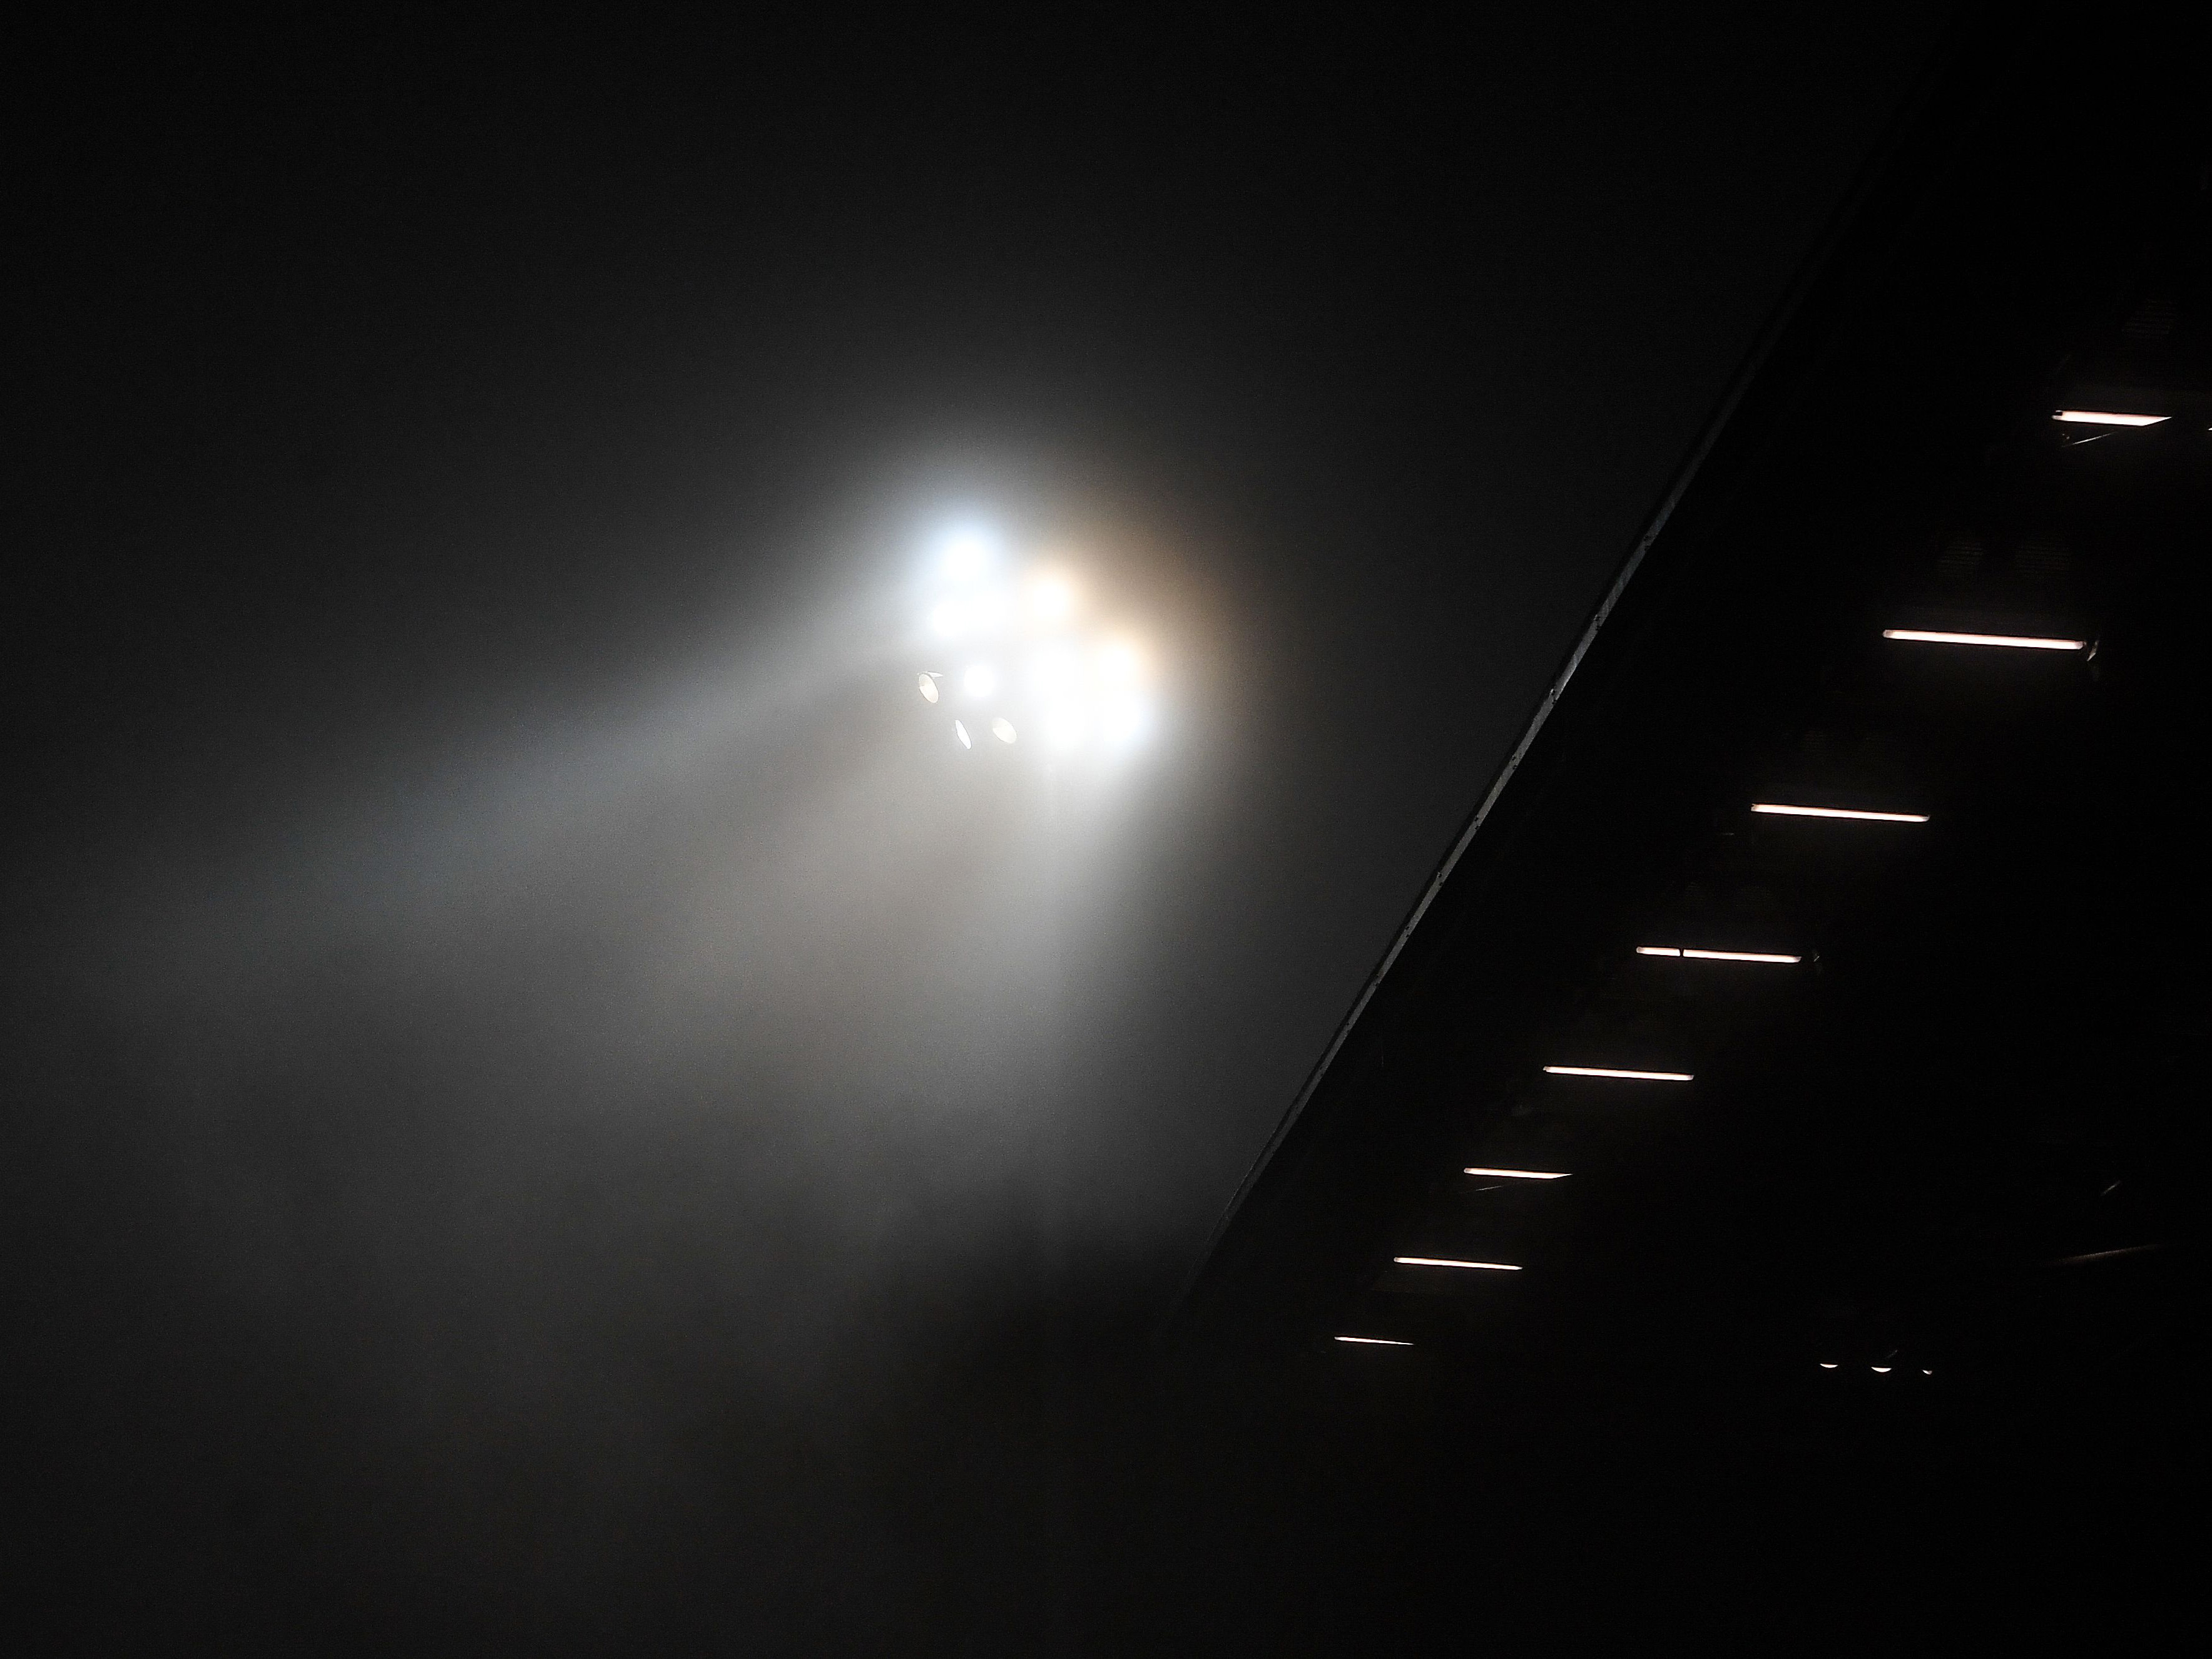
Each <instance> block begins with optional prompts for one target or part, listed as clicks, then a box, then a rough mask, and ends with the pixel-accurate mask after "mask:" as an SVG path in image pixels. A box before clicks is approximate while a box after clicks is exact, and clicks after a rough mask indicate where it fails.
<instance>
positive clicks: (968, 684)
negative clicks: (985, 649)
mask: <svg viewBox="0 0 2212 1659" xmlns="http://www.w3.org/2000/svg"><path fill="white" fill-rule="evenodd" d="M960 689H961V690H963V691H965V692H966V693H967V694H968V695H969V696H971V697H987V696H990V695H991V693H993V692H994V691H995V690H998V689H999V672H998V670H996V669H995V668H993V667H992V666H991V665H990V664H988V663H987V662H979V663H973V664H970V665H969V668H968V671H967V672H966V673H964V674H963V675H961V677H960Z"/></svg>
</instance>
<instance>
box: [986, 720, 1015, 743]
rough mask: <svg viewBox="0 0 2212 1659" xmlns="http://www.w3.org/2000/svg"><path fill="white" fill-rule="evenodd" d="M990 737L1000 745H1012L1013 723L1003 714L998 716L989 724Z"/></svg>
mask: <svg viewBox="0 0 2212 1659" xmlns="http://www.w3.org/2000/svg"><path fill="white" fill-rule="evenodd" d="M991 735H992V736H993V737H994V738H997V739H998V740H999V741H1000V743H1012V741H1013V740H1014V723H1013V722H1012V720H1008V719H1007V718H1006V716H1005V715H1004V714H1001V715H1000V716H999V717H998V718H997V719H996V720H993V721H992V722H991Z"/></svg>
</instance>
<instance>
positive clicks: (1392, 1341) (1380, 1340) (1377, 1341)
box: [1336, 1336, 1413, 1348]
mask: <svg viewBox="0 0 2212 1659" xmlns="http://www.w3.org/2000/svg"><path fill="white" fill-rule="evenodd" d="M1336 1340H1338V1341H1340V1342H1364V1343H1367V1344H1370V1346H1375V1347H1377V1348H1410V1347H1412V1346H1413V1344H1412V1343H1410V1342H1401V1341H1399V1340H1397V1339H1396V1338H1395V1337H1389V1336H1340V1337H1338V1338H1337V1339H1336Z"/></svg>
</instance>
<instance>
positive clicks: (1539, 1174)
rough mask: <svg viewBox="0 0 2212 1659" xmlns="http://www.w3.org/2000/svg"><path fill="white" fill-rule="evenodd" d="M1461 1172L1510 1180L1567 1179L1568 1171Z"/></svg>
mask: <svg viewBox="0 0 2212 1659" xmlns="http://www.w3.org/2000/svg"><path fill="white" fill-rule="evenodd" d="M1460 1173H1461V1174H1462V1175H1471V1176H1503V1177H1504V1179H1506V1180H1508V1181H1565V1179H1566V1178H1567V1172H1566V1171H1565V1170H1482V1169H1468V1170H1461V1171H1460Z"/></svg>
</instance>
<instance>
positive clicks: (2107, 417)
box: [2051, 409, 2171, 426]
mask: <svg viewBox="0 0 2212 1659" xmlns="http://www.w3.org/2000/svg"><path fill="white" fill-rule="evenodd" d="M2169 418H2171V417H2170V416H2165V415H2121V414H2118V413H2115V412H2114V411H2113V410H2109V409H2062V410H2059V411H2058V412H2057V414H2055V415H2053V416H2051V419H2052V420H2054V421H2069V422H2073V423H2074V424H2075V425H2076V426H2156V425H2157V424H2158V423H2159V422H2160V421H2163V420H2166V419H2169Z"/></svg>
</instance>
